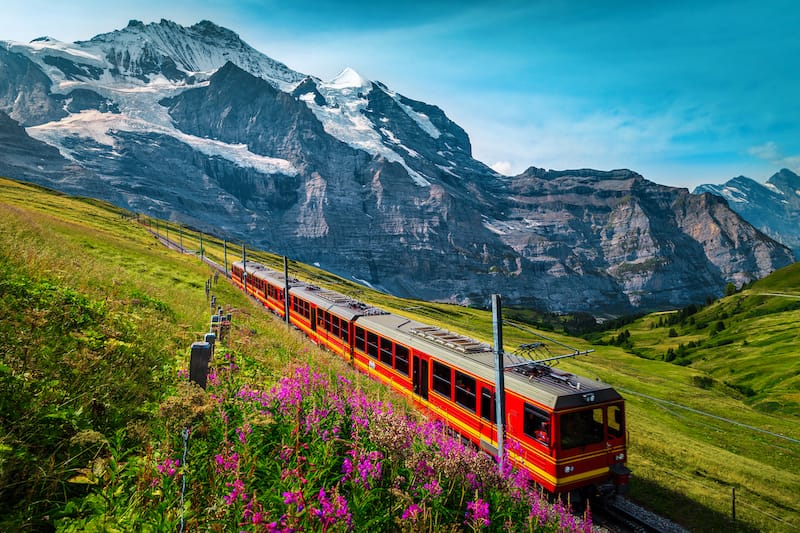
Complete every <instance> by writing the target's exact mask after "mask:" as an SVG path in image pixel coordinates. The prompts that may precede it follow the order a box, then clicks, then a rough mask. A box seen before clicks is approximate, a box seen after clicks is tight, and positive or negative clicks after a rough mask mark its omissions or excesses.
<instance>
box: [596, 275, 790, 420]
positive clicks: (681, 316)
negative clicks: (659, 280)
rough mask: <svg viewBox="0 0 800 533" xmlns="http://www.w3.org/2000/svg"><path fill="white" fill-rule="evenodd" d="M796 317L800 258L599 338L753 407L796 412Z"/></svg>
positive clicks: (783, 412)
mask: <svg viewBox="0 0 800 533" xmlns="http://www.w3.org/2000/svg"><path fill="white" fill-rule="evenodd" d="M798 323H800V264H794V265H791V266H789V267H786V268H784V269H781V270H779V271H777V272H775V273H773V274H772V275H770V276H768V277H767V278H765V279H763V280H761V281H759V282H757V283H755V284H753V285H752V286H751V287H750V288H748V289H745V290H743V291H741V292H738V293H735V294H731V295H729V296H727V297H725V298H722V299H720V300H718V301H716V302H713V303H712V304H710V305H707V306H704V307H702V308H699V309H695V308H691V309H689V308H687V309H684V310H682V311H676V312H672V313H658V314H654V315H649V316H646V317H643V318H641V319H639V320H637V321H635V322H634V323H632V324H630V325H628V326H625V327H624V328H622V329H620V330H616V331H612V332H609V333H605V334H604V335H603V340H604V341H605V342H610V343H614V344H622V345H623V347H624V348H625V350H626V351H628V352H630V353H634V354H636V355H639V356H641V357H645V358H648V359H652V360H663V361H667V362H671V363H673V364H676V365H681V366H685V367H687V368H690V369H694V370H695V371H697V373H698V375H697V377H696V384H697V385H699V386H701V387H702V388H706V389H709V388H712V389H715V390H717V391H719V392H720V393H722V394H726V395H729V396H731V397H733V398H736V399H740V400H742V401H743V402H744V403H745V404H747V405H749V406H752V407H754V408H756V409H758V410H761V411H764V412H772V413H775V414H778V415H792V416H798V415H800V355H798V354H800V329H798V327H797V324H798ZM620 334H622V335H624V336H625V340H624V342H622V343H620V342H619V339H620Z"/></svg>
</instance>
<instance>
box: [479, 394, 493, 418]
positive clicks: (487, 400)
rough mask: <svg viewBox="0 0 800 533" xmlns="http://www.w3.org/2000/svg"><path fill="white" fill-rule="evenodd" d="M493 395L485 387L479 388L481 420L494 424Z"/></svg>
mask: <svg viewBox="0 0 800 533" xmlns="http://www.w3.org/2000/svg"><path fill="white" fill-rule="evenodd" d="M494 408H495V403H494V394H492V392H491V391H490V390H489V389H487V388H486V387H483V388H481V418H483V419H484V420H488V421H489V422H491V423H492V424H494V421H495V416H494Z"/></svg>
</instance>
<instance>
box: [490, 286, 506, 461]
mask: <svg viewBox="0 0 800 533" xmlns="http://www.w3.org/2000/svg"><path fill="white" fill-rule="evenodd" d="M492 331H493V333H494V368H495V384H494V390H495V393H494V394H495V407H496V412H497V413H496V414H497V417H496V418H497V462H498V464H499V465H500V468H503V460H504V457H503V456H504V454H505V450H504V449H503V448H504V446H505V443H504V440H505V432H506V385H505V377H504V374H505V369H504V368H503V310H502V302H501V300H500V295H499V294H492Z"/></svg>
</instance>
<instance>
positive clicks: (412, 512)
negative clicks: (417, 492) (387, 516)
mask: <svg viewBox="0 0 800 533" xmlns="http://www.w3.org/2000/svg"><path fill="white" fill-rule="evenodd" d="M421 513H422V509H421V508H420V506H419V505H417V504H416V503H412V504H411V505H409V506H408V507H406V508H405V510H404V511H403V516H402V518H403V520H408V521H410V522H416V521H417V519H418V518H419V515H420V514H421Z"/></svg>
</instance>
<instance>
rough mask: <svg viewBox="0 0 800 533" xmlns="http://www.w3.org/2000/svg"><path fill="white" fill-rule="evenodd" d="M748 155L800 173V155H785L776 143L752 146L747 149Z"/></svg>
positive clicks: (769, 142) (770, 142) (768, 142)
mask: <svg viewBox="0 0 800 533" xmlns="http://www.w3.org/2000/svg"><path fill="white" fill-rule="evenodd" d="M747 153H748V154H750V155H751V156H753V157H755V158H757V159H761V160H764V161H769V162H770V163H772V164H773V165H775V166H777V167H781V168H788V169H791V170H794V171H800V155H794V156H787V155H784V154H783V151H782V150H781V149H780V148H779V147H778V145H777V143H775V142H774V141H767V142H766V143H764V144H762V145H759V146H751V147H750V148H748V149H747Z"/></svg>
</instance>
